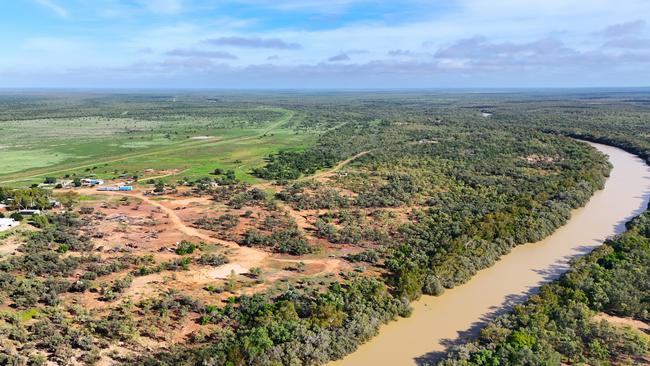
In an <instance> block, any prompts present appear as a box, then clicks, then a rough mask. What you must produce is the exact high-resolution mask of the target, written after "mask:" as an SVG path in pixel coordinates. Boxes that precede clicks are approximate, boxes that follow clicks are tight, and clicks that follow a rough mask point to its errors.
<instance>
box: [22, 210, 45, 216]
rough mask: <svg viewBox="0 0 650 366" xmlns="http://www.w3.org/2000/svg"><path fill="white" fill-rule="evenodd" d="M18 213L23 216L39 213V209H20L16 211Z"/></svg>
mask: <svg viewBox="0 0 650 366" xmlns="http://www.w3.org/2000/svg"><path fill="white" fill-rule="evenodd" d="M18 213H19V214H21V215H23V216H32V215H40V214H41V210H20V211H18Z"/></svg>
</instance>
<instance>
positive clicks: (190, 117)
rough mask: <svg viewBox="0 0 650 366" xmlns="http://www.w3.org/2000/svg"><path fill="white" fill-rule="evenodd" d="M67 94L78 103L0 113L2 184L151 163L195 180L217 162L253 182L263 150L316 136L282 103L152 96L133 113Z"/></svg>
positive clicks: (303, 143)
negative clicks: (49, 112)
mask: <svg viewBox="0 0 650 366" xmlns="http://www.w3.org/2000/svg"><path fill="white" fill-rule="evenodd" d="M70 98H71V99H72V100H73V103H76V104H77V105H78V108H77V109H74V110H70V111H65V110H64V111H62V112H61V111H59V113H58V115H57V114H56V113H55V114H54V115H53V116H51V117H49V118H32V119H22V118H24V117H26V116H25V115H22V114H21V113H20V112H17V113H16V114H14V115H6V114H5V115H2V116H1V117H0V118H1V119H4V121H3V122H2V127H1V128H2V134H0V160H1V161H2V162H3V164H2V166H0V182H1V184H3V185H11V186H25V185H29V184H32V183H39V182H41V181H42V180H43V179H44V177H46V176H48V175H55V176H61V175H70V176H74V175H76V176H84V175H89V174H93V175H95V176H97V177H99V178H111V177H115V176H116V175H117V174H130V175H138V174H140V175H141V176H142V174H143V172H144V171H145V170H148V169H151V170H167V171H170V174H169V175H167V174H166V176H165V177H164V178H167V179H169V178H173V177H175V176H177V175H180V174H182V176H183V177H188V178H190V179H191V178H196V177H199V176H205V175H207V174H209V173H210V172H212V171H213V170H214V169H215V168H221V169H232V170H234V171H235V173H236V176H237V177H238V178H239V179H241V180H243V181H246V182H254V181H256V180H255V178H254V177H252V176H251V175H250V174H249V173H250V170H251V169H252V168H255V167H259V166H261V165H263V162H264V161H263V157H264V156H267V155H269V154H272V153H275V152H277V151H279V150H281V149H302V148H305V147H307V146H309V145H310V144H312V143H313V142H314V141H315V138H316V135H315V134H314V133H309V132H304V131H301V132H300V133H297V132H296V131H294V130H293V129H292V128H291V127H290V126H289V125H290V124H291V122H292V120H293V119H294V118H298V117H297V116H296V114H295V113H294V112H293V111H289V110H286V109H282V108H272V107H265V106H242V107H237V106H235V107H233V106H227V107H213V106H212V105H214V104H215V102H212V101H203V102H199V101H197V98H198V99H201V98H200V97H196V96H194V97H192V98H190V100H191V102H190V101H184V100H183V99H182V98H176V99H175V101H174V99H173V98H170V99H169V100H167V99H162V100H158V98H155V97H150V100H147V101H144V102H141V103H140V104H139V105H138V106H136V107H135V108H138V111H137V115H135V116H134V115H129V109H130V108H129V106H128V104H127V105H121V104H119V102H116V101H111V102H112V103H109V102H106V103H107V104H106V106H105V107H100V108H99V109H96V108H95V107H92V108H91V107H90V106H89V105H94V102H93V100H92V98H89V97H83V96H80V95H71V96H70ZM30 102H31V103H34V104H36V105H38V102H37V101H36V102H35V101H34V100H33V99H30ZM142 104H144V105H145V106H144V107H143V105H142ZM132 114H135V113H132ZM203 114H205V115H203Z"/></svg>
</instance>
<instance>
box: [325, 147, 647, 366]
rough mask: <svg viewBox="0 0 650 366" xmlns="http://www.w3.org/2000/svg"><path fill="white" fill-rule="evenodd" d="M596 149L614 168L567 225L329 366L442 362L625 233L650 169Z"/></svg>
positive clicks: (641, 202) (640, 205) (423, 304)
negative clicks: (577, 260)
mask: <svg viewBox="0 0 650 366" xmlns="http://www.w3.org/2000/svg"><path fill="white" fill-rule="evenodd" d="M590 145H592V146H593V147H595V148H596V149H598V150H600V151H601V152H603V153H605V154H607V155H608V156H609V160H610V162H611V163H612V165H613V166H614V168H613V170H612V172H611V175H610V177H609V179H608V180H607V182H606V184H605V187H604V189H603V190H601V191H598V192H596V193H595V194H594V196H593V197H592V198H591V199H590V200H589V202H588V203H587V205H585V207H583V208H581V209H577V210H574V211H573V213H572V216H571V219H570V220H569V221H568V222H567V224H566V225H564V226H562V227H561V228H559V229H558V230H557V231H556V232H555V233H553V234H552V235H551V236H549V237H547V238H546V239H544V240H542V241H539V242H537V243H531V244H525V245H521V246H518V247H516V248H514V249H513V250H512V252H511V253H510V254H508V255H506V256H504V257H503V258H502V259H501V260H500V261H498V262H497V263H496V264H495V265H494V266H492V267H490V268H487V269H485V270H482V271H479V272H478V273H477V274H476V275H475V276H474V277H473V278H472V279H471V280H470V281H469V282H467V283H465V284H464V285H461V286H458V287H456V288H454V289H451V290H448V291H446V292H445V293H444V294H442V295H441V296H438V297H432V296H425V297H423V298H422V299H421V300H419V301H417V302H415V303H414V304H413V314H412V315H411V317H409V318H400V319H398V320H397V321H393V322H391V323H389V324H387V325H385V326H383V327H382V328H381V329H380V332H379V335H377V336H376V337H375V338H373V339H371V340H370V341H368V342H367V343H365V344H363V345H361V346H360V347H359V349H358V350H357V351H356V352H354V353H352V354H351V355H348V356H347V357H345V358H344V359H343V360H339V361H336V362H332V363H330V364H329V366H357V365H391V366H400V365H424V364H430V363H435V361H436V360H438V359H439V358H440V357H441V356H442V355H443V354H444V351H445V349H446V348H447V347H449V345H451V344H454V343H456V342H459V341H461V340H462V339H463V338H464V337H467V336H472V335H476V333H477V332H478V330H479V329H480V328H481V326H483V325H484V324H485V323H486V322H487V321H489V320H490V319H492V318H493V317H494V316H495V315H497V314H499V313H502V312H504V311H507V310H508V309H510V308H511V307H512V306H513V305H514V304H518V303H521V302H523V301H524V300H525V299H526V298H527V297H528V296H529V295H530V294H531V293H534V292H535V291H537V290H538V289H539V287H540V286H541V285H542V284H544V283H547V282H550V281H552V280H553V279H556V278H557V277H558V276H559V275H560V274H561V273H563V272H565V271H566V270H567V268H568V261H569V260H570V259H571V258H574V257H576V256H579V255H582V254H585V253H587V252H589V251H591V250H593V249H594V248H595V247H597V246H599V245H600V244H602V242H603V241H604V239H606V238H607V237H610V236H612V235H614V234H617V233H621V232H623V231H624V230H625V223H626V222H627V221H628V220H629V219H631V218H632V217H634V216H636V215H638V214H639V213H641V212H643V211H644V210H645V208H646V206H647V204H648V199H649V197H650V168H649V167H648V166H647V165H646V164H645V163H644V162H643V161H642V160H641V159H640V158H638V157H637V156H635V155H632V154H629V153H627V152H625V151H623V150H620V149H617V148H614V147H611V146H606V145H600V144H593V143H590Z"/></svg>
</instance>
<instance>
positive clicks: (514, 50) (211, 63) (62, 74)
mask: <svg viewBox="0 0 650 366" xmlns="http://www.w3.org/2000/svg"><path fill="white" fill-rule="evenodd" d="M0 32H1V34H2V36H0V88H38V87H47V88H201V89H204V88H219V89H221V88H225V89H233V88H234V89H267V88H269V89H392V88H434V89H438V88H511V87H515V88H520V87H532V88H539V87H627V86H650V1H648V0H403V1H384V0H268V1H267V0H212V1H208V0H6V1H2V4H1V5H0Z"/></svg>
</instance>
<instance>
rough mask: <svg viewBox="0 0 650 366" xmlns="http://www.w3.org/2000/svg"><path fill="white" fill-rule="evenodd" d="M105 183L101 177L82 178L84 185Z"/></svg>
mask: <svg viewBox="0 0 650 366" xmlns="http://www.w3.org/2000/svg"><path fill="white" fill-rule="evenodd" d="M102 184H104V181H103V180H101V179H95V178H85V179H82V180H81V185H82V186H91V187H92V186H101V185H102Z"/></svg>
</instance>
